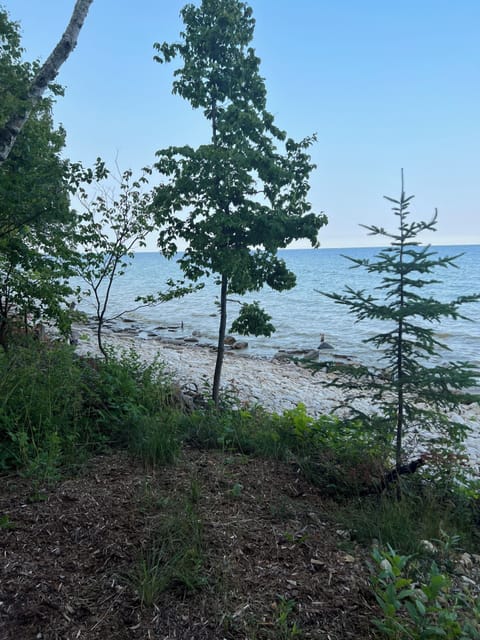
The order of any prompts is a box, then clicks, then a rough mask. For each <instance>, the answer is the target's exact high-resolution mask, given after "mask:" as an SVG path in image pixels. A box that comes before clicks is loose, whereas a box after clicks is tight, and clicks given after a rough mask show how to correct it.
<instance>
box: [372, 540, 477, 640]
mask: <svg viewBox="0 0 480 640" xmlns="http://www.w3.org/2000/svg"><path fill="white" fill-rule="evenodd" d="M372 555H373V559H374V561H375V575H374V577H373V589H374V592H375V597H376V600H377V602H378V604H379V606H380V608H381V610H382V614H383V616H382V618H380V619H377V620H375V624H376V626H377V627H378V628H379V629H380V631H381V632H382V633H383V634H384V636H385V637H387V638H394V639H395V640H407V639H408V640H410V639H413V640H434V639H435V638H446V639H448V640H453V639H455V638H459V639H461V640H478V639H479V638H480V597H479V595H478V592H477V593H475V591H474V590H473V589H472V588H471V587H469V586H468V585H467V584H466V583H463V584H462V585H461V586H460V584H459V583H457V585H454V584H453V582H452V580H451V578H450V577H449V576H448V575H447V574H446V573H445V572H442V571H441V570H440V568H439V566H438V565H437V563H436V562H432V563H431V564H430V566H429V567H428V569H427V570H426V571H425V572H421V571H419V566H418V564H417V563H416V562H415V560H414V559H413V558H412V557H411V556H401V555H398V554H397V553H396V552H395V551H394V550H393V549H392V548H391V547H388V549H387V550H380V549H374V551H373V554H372Z"/></svg>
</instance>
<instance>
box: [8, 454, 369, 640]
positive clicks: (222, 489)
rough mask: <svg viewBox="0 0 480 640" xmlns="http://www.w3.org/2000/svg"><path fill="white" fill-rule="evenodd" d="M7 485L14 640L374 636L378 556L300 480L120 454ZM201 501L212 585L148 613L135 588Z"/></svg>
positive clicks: (164, 599)
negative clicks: (148, 463) (43, 483)
mask: <svg viewBox="0 0 480 640" xmlns="http://www.w3.org/2000/svg"><path fill="white" fill-rule="evenodd" d="M1 481H2V482H1V488H0V540H1V544H0V551H1V559H0V566H1V583H0V639H1V640H7V639H8V640H33V639H38V640H40V639H47V640H54V639H55V640H56V639H62V640H74V639H86V640H87V639H88V640H94V639H95V640H96V639H102V640H110V639H112V640H124V639H125V640H126V639H142V640H143V639H152V640H153V639H162V640H167V639H174V638H175V639H181V640H187V639H192V640H196V639H219V640H220V639H223V638H225V639H227V640H237V639H238V640H239V639H245V640H253V639H259V640H262V639H280V640H282V639H285V640H287V639H290V638H325V639H328V640H337V639H338V640H340V639H348V638H357V639H361V638H371V637H373V635H374V633H373V625H372V623H371V619H372V617H374V616H375V615H376V614H377V613H378V612H377V611H376V609H375V604H374V600H373V596H372V595H371V593H370V591H369V588H368V569H367V567H366V564H365V556H366V555H367V554H365V553H362V552H361V550H359V549H355V548H354V547H352V545H351V543H347V541H346V538H345V532H342V531H340V530H337V529H338V528H336V527H335V525H334V524H332V523H331V522H328V521H327V519H326V517H325V508H324V502H323V500H322V496H321V495H320V493H319V492H317V490H316V489H315V488H313V487H312V486H310V485H309V484H308V483H307V482H305V481H304V480H302V479H301V478H300V476H299V475H298V474H297V473H296V471H295V469H294V468H293V467H290V466H288V465H284V464H278V463H275V462H271V461H262V460H259V459H254V458H249V457H246V456H241V455H230V456H229V455H228V454H222V453H221V452H205V451H197V450H187V451H185V452H184V453H183V455H182V458H181V459H180V460H179V461H178V462H177V463H176V464H175V465H173V466H169V467H166V468H162V469H159V470H155V471H152V470H146V469H145V468H144V467H143V466H142V465H141V464H140V463H137V462H136V461H134V460H132V459H131V458H129V457H127V456H126V455H124V454H113V455H109V456H103V457H98V458H95V459H93V460H92V461H91V462H90V463H89V464H88V466H87V467H86V468H85V469H84V470H83V472H82V473H81V474H80V475H78V476H76V477H74V478H69V479H64V480H62V481H61V482H59V483H58V484H56V485H55V486H53V487H50V488H44V487H36V488H34V487H32V483H31V482H29V481H27V480H25V479H22V478H19V477H16V476H9V477H4V478H2V479H1ZM34 489H35V490H34ZM192 492H194V493H195V513H196V514H197V516H198V519H199V521H200V523H201V530H202V548H203V549H204V552H203V560H202V569H201V570H202V575H203V576H204V578H205V580H204V583H203V586H201V588H198V589H197V590H194V591H188V590H186V589H185V588H180V587H179V586H176V587H175V586H173V587H171V588H169V589H167V590H166V591H164V592H163V593H161V594H160V595H159V596H158V598H157V599H156V601H155V603H154V604H153V605H152V606H146V605H145V604H142V602H141V599H140V596H139V593H138V590H136V589H135V587H134V584H133V582H132V580H131V579H130V578H129V576H132V575H133V574H134V573H135V570H136V567H137V568H138V566H139V561H140V560H139V558H141V557H142V555H141V553H142V549H143V550H144V551H145V550H146V549H148V545H149V544H151V540H152V539H153V538H152V535H153V533H154V531H155V528H156V527H158V526H159V523H161V520H162V518H163V517H166V512H167V511H169V513H170V516H171V511H172V508H173V509H175V508H176V505H178V508H179V509H180V508H181V505H182V504H184V502H185V499H186V497H187V498H188V496H190V497H191V494H192Z"/></svg>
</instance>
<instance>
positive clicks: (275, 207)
mask: <svg viewBox="0 0 480 640" xmlns="http://www.w3.org/2000/svg"><path fill="white" fill-rule="evenodd" d="M181 15H182V18H183V22H184V25H185V28H184V31H183V32H182V33H181V34H180V42H179V43H175V44H167V43H163V44H158V43H157V44H156V45H155V48H156V49H157V51H158V52H159V55H157V56H156V60H157V61H158V62H170V61H171V60H172V59H173V58H175V57H176V56H178V57H179V58H181V59H182V61H183V66H182V67H181V68H179V69H177V70H176V71H175V78H176V79H175V81H174V84H173V92H174V93H178V94H179V95H180V96H182V97H183V98H185V99H186V100H188V101H189V102H190V104H191V105H192V107H193V108H194V109H202V111H203V114H204V116H205V118H206V119H207V120H208V122H209V124H210V132H211V136H210V141H209V142H208V143H206V144H204V145H201V146H199V147H198V148H197V149H194V148H192V147H190V146H183V147H170V148H168V149H163V150H161V151H158V152H157V157H158V163H157V165H156V166H157V168H158V169H159V171H160V173H161V174H162V175H163V176H164V177H165V183H164V184H163V185H162V186H161V187H159V188H158V190H157V195H156V202H155V206H156V210H157V221H158V224H159V226H160V227H161V233H160V240H159V244H160V246H162V247H166V246H169V247H170V250H171V253H174V252H175V250H176V241H177V239H179V238H181V239H183V240H184V241H185V242H186V244H187V249H186V251H185V253H184V255H183V257H182V258H181V260H180V264H181V267H182V269H183V271H184V273H185V274H186V276H187V277H188V278H190V279H191V280H193V281H196V280H198V279H199V278H202V277H205V276H209V275H211V274H215V275H216V276H217V281H218V284H219V286H220V326H219V332H218V351H217V362H216V367H215V374H214V381H213V399H214V401H215V403H216V404H218V400H219V389H220V376H221V368H222V362H223V354H224V338H225V331H226V322H227V295H228V294H229V293H236V294H240V295H242V294H244V293H246V292H248V291H257V290H259V289H260V288H261V287H262V286H263V285H264V284H267V285H269V286H270V287H272V288H273V289H276V290H285V289H289V288H291V287H293V286H294V285H295V275H294V274H293V273H292V272H290V271H289V270H288V269H287V267H286V265H285V262H284V261H283V260H281V259H280V258H279V257H278V255H277V251H278V249H279V248H283V247H286V246H287V245H288V244H289V243H290V242H291V241H292V240H295V239H298V238H307V239H308V240H309V241H310V242H311V244H312V245H313V246H316V245H317V234H318V231H319V229H320V227H322V226H323V225H324V224H325V223H326V217H325V216H324V215H315V214H314V213H312V212H311V206H310V204H309V203H308V201H307V194H308V191H309V184H308V179H309V175H310V172H311V171H312V169H313V165H312V163H311V161H310V156H309V155H308V153H307V149H308V147H309V146H310V144H311V143H312V138H307V139H305V140H303V141H301V142H295V141H293V140H292V139H287V138H286V134H285V133H284V132H283V131H280V130H279V129H278V128H277V127H276V126H275V125H274V121H273V116H272V115H271V114H270V113H268V111H267V110H266V89H265V83H264V80H263V78H262V77H261V76H260V72H259V64H260V60H259V59H258V58H257V57H256V55H255V52H254V50H253V49H252V48H251V46H250V43H251V40H252V37H253V31H254V25H255V21H254V19H253V17H252V10H251V8H250V7H249V6H248V5H246V4H245V3H243V2H240V1H239V0H203V1H202V3H201V4H200V6H199V7H195V6H194V5H192V4H189V5H187V6H185V7H184V9H183V10H182V12H181ZM280 143H282V146H283V145H284V151H279V150H278V145H279V144H280ZM269 319H270V318H269V316H268V315H267V314H266V313H265V312H264V311H263V310H262V309H260V307H259V306H258V305H257V304H256V303H254V304H250V305H243V306H242V310H241V312H240V317H239V319H238V321H237V322H236V323H234V327H235V328H236V330H237V331H239V332H240V331H241V332H243V333H253V334H254V335H270V333H271V331H272V329H273V327H272V325H271V324H270V323H269V322H268V321H269Z"/></svg>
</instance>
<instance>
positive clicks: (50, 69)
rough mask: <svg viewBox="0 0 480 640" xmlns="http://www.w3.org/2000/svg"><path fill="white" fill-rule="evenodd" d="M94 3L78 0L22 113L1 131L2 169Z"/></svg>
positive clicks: (32, 87)
mask: <svg viewBox="0 0 480 640" xmlns="http://www.w3.org/2000/svg"><path fill="white" fill-rule="evenodd" d="M92 2H93V0H77V1H76V3H75V7H74V9H73V13H72V17H71V18H70V22H69V23H68V26H67V28H66V29H65V32H64V34H63V35H62V37H61V38H60V41H59V42H58V44H57V46H56V47H55V49H54V50H53V51H52V53H51V54H50V55H49V57H48V58H47V60H46V61H45V62H44V64H43V65H42V66H41V67H40V69H39V71H38V73H37V75H36V76H35V77H34V79H33V81H32V84H31V85H30V87H29V89H28V92H27V95H26V96H25V107H24V110H23V112H22V113H14V114H13V115H12V116H11V117H10V119H9V120H8V122H7V123H6V124H5V126H4V127H2V128H1V129H0V166H1V165H2V164H3V163H4V162H5V160H6V159H7V158H8V156H9V154H10V151H11V150H12V147H13V145H14V144H15V140H16V139H17V137H18V135H19V133H20V132H21V130H22V129H23V126H24V125H25V123H26V122H27V120H28V118H29V116H30V114H31V112H32V110H33V108H34V107H35V105H36V103H37V102H38V101H39V100H40V98H41V97H42V95H43V94H44V93H45V91H46V89H47V87H48V85H49V84H50V83H51V82H53V80H55V78H56V77H57V74H58V72H59V70H60V67H61V66H62V64H63V63H64V62H65V60H66V59H67V58H68V56H69V55H70V53H71V52H72V51H73V50H74V49H75V47H76V45H77V39H78V35H79V33H80V30H81V28H82V26H83V23H84V22H85V18H86V17H87V13H88V10H89V8H90V5H91V4H92Z"/></svg>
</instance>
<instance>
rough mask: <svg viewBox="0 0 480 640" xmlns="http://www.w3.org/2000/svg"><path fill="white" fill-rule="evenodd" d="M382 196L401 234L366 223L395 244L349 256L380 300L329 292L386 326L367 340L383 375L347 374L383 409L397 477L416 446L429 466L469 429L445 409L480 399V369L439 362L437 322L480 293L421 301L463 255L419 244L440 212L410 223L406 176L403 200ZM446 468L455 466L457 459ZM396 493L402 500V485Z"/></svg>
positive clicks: (455, 446) (363, 294)
mask: <svg viewBox="0 0 480 640" xmlns="http://www.w3.org/2000/svg"><path fill="white" fill-rule="evenodd" d="M385 198H386V200H389V201H390V202H392V203H393V205H394V206H393V207H392V210H393V212H394V214H395V216H396V217H397V219H398V228H397V230H396V231H395V232H388V231H386V230H385V229H384V228H382V227H377V226H365V225H362V226H365V228H366V229H367V230H368V231H369V232H370V235H375V236H382V237H383V238H386V239H388V240H389V241H390V246H388V247H387V248H385V249H382V250H381V251H380V252H379V253H378V254H377V256H376V257H375V258H373V259H371V260H370V259H368V258H363V259H356V258H351V257H348V256H347V258H348V259H349V260H351V261H352V262H353V267H360V268H364V269H366V270H367V271H368V273H372V274H373V273H375V274H379V275H380V276H382V280H381V284H380V285H379V286H377V287H376V290H377V291H378V292H379V295H378V296H374V295H371V294H369V293H367V292H365V291H364V290H360V291H356V290H354V289H352V288H351V287H346V288H345V290H344V294H343V295H341V294H337V293H324V295H326V296H328V297H329V298H331V299H332V300H334V301H335V302H336V303H338V304H341V305H345V306H347V307H348V308H349V309H350V311H351V312H352V313H353V314H354V315H356V317H357V320H359V321H361V320H375V321H379V320H380V321H383V322H385V325H386V329H385V331H384V332H382V333H378V334H377V335H374V336H373V337H371V338H369V339H367V340H366V341H365V342H367V343H371V344H373V345H374V346H375V347H377V348H378V349H379V350H380V362H381V363H383V364H384V366H383V368H382V370H381V372H380V374H378V373H377V374H375V375H374V376H372V375H371V374H370V372H369V371H368V370H367V369H366V368H365V367H357V368H355V367H354V368H352V369H350V371H351V373H353V374H354V376H355V382H354V384H355V385H358V388H359V389H361V388H362V386H363V388H364V389H366V393H367V394H368V396H369V397H370V398H371V399H372V400H373V401H374V402H377V403H378V405H379V407H380V409H381V418H380V419H379V420H375V421H374V424H381V425H383V428H384V429H385V435H386V436H387V438H391V442H392V453H394V459H395V468H396V477H397V478H398V477H399V476H400V473H401V469H402V466H403V465H404V464H405V463H406V462H407V451H408V449H409V447H410V446H411V445H412V444H415V445H416V447H417V448H418V447H420V448H421V449H422V450H423V451H425V452H426V453H428V454H430V455H429V456H427V457H428V458H429V459H430V461H431V462H432V463H435V462H437V463H440V462H441V461H442V460H443V461H445V455H443V454H445V452H447V453H451V452H455V451H458V449H459V448H461V445H462V442H463V440H464V438H465V435H466V432H467V428H466V426H465V425H464V424H463V423H459V422H455V421H454V420H452V419H451V418H450V417H449V416H448V415H446V410H452V409H454V408H455V407H458V405H460V404H461V403H463V402H472V401H474V400H477V401H478V396H473V395H472V394H469V393H467V392H466V391H465V390H466V389H468V388H469V387H472V386H474V385H475V384H477V383H478V381H477V377H478V375H479V372H478V371H476V370H475V368H474V367H473V366H472V365H471V364H469V363H467V362H447V363H445V364H442V363H440V362H439V358H438V357H436V356H438V355H439V354H440V353H441V352H444V351H445V350H447V349H448V347H447V346H446V345H445V344H443V343H441V342H440V341H439V340H438V338H437V337H436V334H435V330H434V326H433V325H434V324H435V323H436V324H437V325H438V324H439V323H440V322H441V321H442V319H444V318H448V317H449V318H453V319H457V318H464V316H462V315H461V314H460V312H459V308H460V307H461V306H462V305H463V304H465V303H469V302H474V301H477V300H479V299H480V295H464V296H460V297H458V298H457V299H455V300H453V301H450V302H441V301H439V300H437V299H435V298H433V297H431V296H430V294H429V293H426V294H425V295H423V296H422V290H426V291H428V292H429V291H430V289H431V287H432V286H433V285H436V284H439V283H440V281H439V280H437V279H436V278H435V277H434V276H433V273H434V272H435V271H437V270H438V269H439V268H446V267H451V266H456V264H455V262H456V259H457V258H459V257H460V256H459V255H456V256H440V255H439V254H438V253H437V252H435V251H433V250H432V249H431V247H430V246H429V245H426V246H420V242H419V241H418V239H417V238H418V235H419V234H420V233H422V232H424V231H435V230H436V222H437V212H436V211H435V214H434V216H433V218H432V220H430V222H415V221H411V220H410V219H409V215H410V212H409V210H408V208H409V205H410V202H411V200H412V198H413V196H409V197H406V196H405V193H404V190H403V173H402V191H401V195H400V199H399V200H395V199H393V198H388V197H386V196H385ZM322 293H323V292H322ZM349 384H352V381H350V383H349ZM358 393H359V395H360V394H361V391H360V390H359V392H358ZM447 457H448V456H447ZM448 463H449V464H452V463H453V464H454V460H450V461H449V462H448ZM397 491H398V496H400V492H401V488H400V483H399V482H397Z"/></svg>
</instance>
